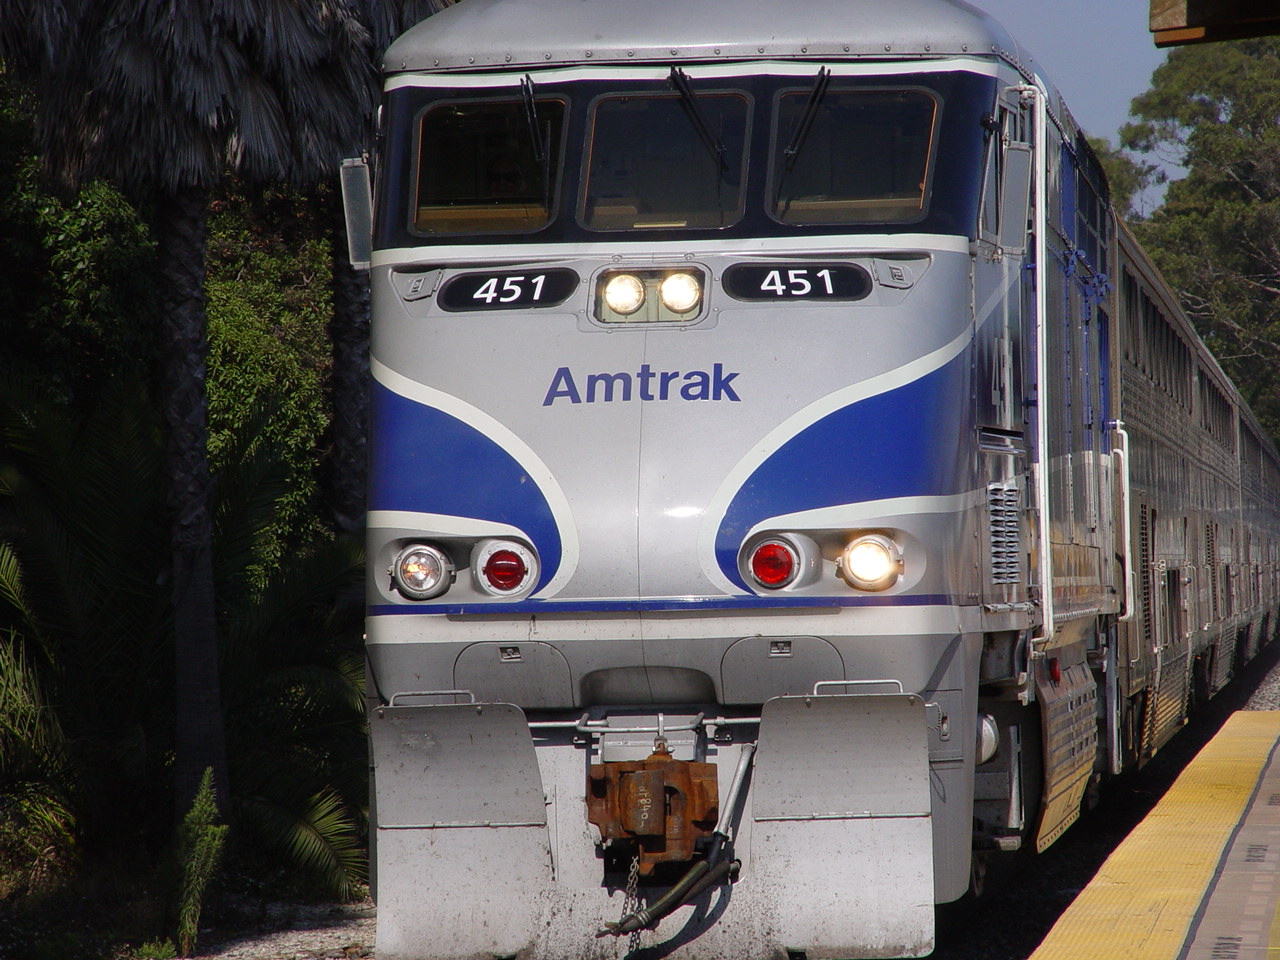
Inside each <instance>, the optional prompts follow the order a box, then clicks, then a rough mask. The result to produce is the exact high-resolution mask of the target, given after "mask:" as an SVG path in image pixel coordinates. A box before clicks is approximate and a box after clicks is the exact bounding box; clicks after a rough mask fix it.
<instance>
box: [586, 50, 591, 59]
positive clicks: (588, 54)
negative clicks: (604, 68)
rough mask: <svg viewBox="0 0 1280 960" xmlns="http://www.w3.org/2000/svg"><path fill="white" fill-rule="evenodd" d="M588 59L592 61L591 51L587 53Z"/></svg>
mask: <svg viewBox="0 0 1280 960" xmlns="http://www.w3.org/2000/svg"><path fill="white" fill-rule="evenodd" d="M587 59H588V60H590V59H591V51H590V50H588V51H587Z"/></svg>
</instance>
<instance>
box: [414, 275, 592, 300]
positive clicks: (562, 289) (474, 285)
mask: <svg viewBox="0 0 1280 960" xmlns="http://www.w3.org/2000/svg"><path fill="white" fill-rule="evenodd" d="M577 288H578V275H577V274H576V273H574V272H573V271H572V270H565V269H552V270H519V271H515V270H512V271H504V272H501V273H464V274H460V275H459V276H456V277H453V278H452V279H450V280H449V281H447V282H446V283H445V285H444V286H443V287H441V288H440V293H439V294H438V296H437V297H436V300H437V302H438V303H439V304H440V306H442V307H443V308H444V309H446V310H514V309H517V308H528V307H554V306H556V305H557V304H561V303H564V302H565V301H566V300H568V299H569V297H570V296H572V294H573V292H574V291H575V290H576V289H577Z"/></svg>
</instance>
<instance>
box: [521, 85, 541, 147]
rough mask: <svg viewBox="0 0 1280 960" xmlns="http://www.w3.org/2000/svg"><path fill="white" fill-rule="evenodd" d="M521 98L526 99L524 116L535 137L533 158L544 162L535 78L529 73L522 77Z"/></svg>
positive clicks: (533, 137)
mask: <svg viewBox="0 0 1280 960" xmlns="http://www.w3.org/2000/svg"><path fill="white" fill-rule="evenodd" d="M520 98H521V99H522V100H523V101H524V118H525V120H527V121H528V123H529V136H530V137H531V138H532V139H533V159H534V160H536V161H537V162H538V163H542V161H543V160H544V159H546V155H545V153H544V152H543V149H542V136H541V134H539V133H538V108H537V106H536V105H535V104H534V102H533V78H532V77H530V76H529V75H528V74H527V73H526V74H525V75H524V76H523V77H521V78H520Z"/></svg>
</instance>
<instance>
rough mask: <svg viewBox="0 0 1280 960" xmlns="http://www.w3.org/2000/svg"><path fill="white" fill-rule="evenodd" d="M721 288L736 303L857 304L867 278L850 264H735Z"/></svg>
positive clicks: (868, 281) (865, 291) (867, 284)
mask: <svg viewBox="0 0 1280 960" xmlns="http://www.w3.org/2000/svg"><path fill="white" fill-rule="evenodd" d="M724 288H725V290H726V291H727V292H728V294H729V296H731V297H734V298H735V299H737V300H861V299H862V298H863V297H865V296H866V295H867V294H869V293H870V292H871V274H869V273H868V272H867V271H866V270H864V269H863V268H862V267H859V266H857V265H856V264H852V263H784V264H759V263H735V264H734V265H733V266H732V267H730V268H729V269H727V270H726V271H725V272H724Z"/></svg>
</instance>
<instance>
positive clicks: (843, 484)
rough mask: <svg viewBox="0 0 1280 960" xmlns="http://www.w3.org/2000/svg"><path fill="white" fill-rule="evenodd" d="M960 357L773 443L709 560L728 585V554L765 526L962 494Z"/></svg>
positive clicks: (731, 559)
mask: <svg viewBox="0 0 1280 960" xmlns="http://www.w3.org/2000/svg"><path fill="white" fill-rule="evenodd" d="M969 363H970V358H969V356H968V354H967V353H961V354H960V355H959V356H958V357H956V358H955V359H953V360H952V361H951V362H950V363H948V364H947V365H945V366H944V367H942V368H940V369H938V370H936V371H934V372H933V373H931V374H929V375H927V376H924V377H921V378H920V379H918V380H914V381H912V382H911V383H908V384H906V385H904V386H902V387H899V388H898V389H896V390H889V391H886V392H885V393H881V394H877V395H875V396H872V397H868V398H867V399H865V400H861V401H859V402H857V403H852V404H849V405H848V406H846V407H841V408H840V409H838V410H835V411H833V412H832V413H829V414H827V416H825V417H823V418H822V419H820V420H817V421H815V422H814V423H813V424H811V425H810V426H809V427H807V428H805V429H804V430H802V431H801V432H800V433H798V434H796V435H795V436H794V437H792V438H791V439H789V440H787V441H786V442H785V443H783V444H782V445H781V446H780V447H779V448H778V449H777V450H776V451H774V453H773V454H772V455H771V456H770V457H769V458H768V459H767V460H765V461H764V462H763V463H761V464H760V466H759V467H757V468H756V469H755V471H754V472H753V473H752V474H751V476H750V477H748V478H747V480H746V482H745V483H743V485H742V486H741V487H740V488H739V490H738V492H737V493H736V494H735V495H734V498H733V500H732V501H730V503H729V508H728V509H727V510H726V511H725V516H724V520H723V522H722V523H721V525H720V530H719V532H718V533H717V535H716V561H717V563H718V564H719V566H720V569H721V570H722V571H723V572H724V574H725V576H727V577H728V578H729V579H730V580H732V581H733V582H734V583H735V584H737V585H738V586H740V587H742V588H743V589H744V590H745V589H747V586H746V584H745V583H744V582H743V580H742V577H741V576H739V574H738V551H739V549H740V548H741V546H742V541H743V538H745V537H746V536H747V534H748V533H749V532H750V530H751V528H752V527H754V526H755V525H756V524H758V523H761V522H763V521H766V520H768V519H769V518H770V517H779V516H784V515H786V514H790V513H799V512H801V511H804V510H815V509H818V508H821V507H834V506H839V505H841V504H846V503H859V502H864V501H868V500H886V499H890V498H896V497H914V496H943V495H949V494H955V493H961V492H963V491H964V490H965V489H967V484H966V478H965V477H964V476H963V475H962V473H961V470H960V466H961V465H960V462H959V454H958V449H959V447H960V444H961V433H962V431H963V430H965V428H966V423H967V417H968V410H969V406H970V405H969V384H968V372H969Z"/></svg>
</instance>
